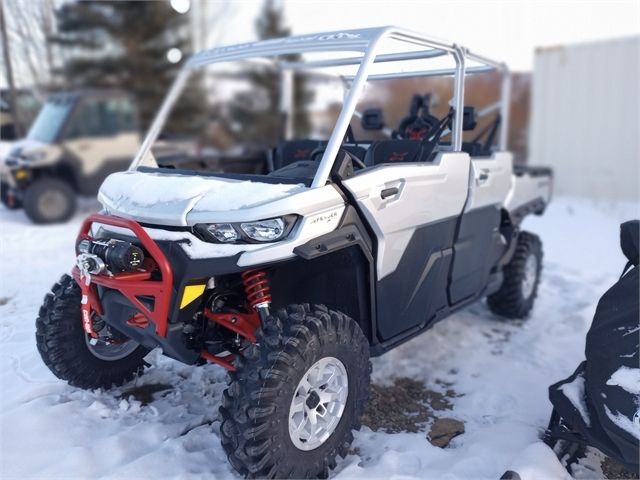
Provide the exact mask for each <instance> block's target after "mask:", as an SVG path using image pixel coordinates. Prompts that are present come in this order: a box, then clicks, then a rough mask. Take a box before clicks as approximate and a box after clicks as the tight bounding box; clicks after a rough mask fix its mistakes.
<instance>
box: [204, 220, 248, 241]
mask: <svg viewBox="0 0 640 480" xmlns="http://www.w3.org/2000/svg"><path fill="white" fill-rule="evenodd" d="M207 232H209V233H210V234H211V235H212V236H213V238H215V239H216V240H217V241H219V242H220V243H231V242H235V241H236V240H238V238H240V235H238V232H236V229H235V228H233V225H231V224H230V223H213V224H211V225H209V226H207Z"/></svg>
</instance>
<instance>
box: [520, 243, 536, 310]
mask: <svg viewBox="0 0 640 480" xmlns="http://www.w3.org/2000/svg"><path fill="white" fill-rule="evenodd" d="M537 276H538V259H537V258H536V256H535V255H533V254H531V255H529V256H528V257H527V261H526V262H525V264H524V275H523V277H522V296H523V297H524V298H525V299H528V298H529V297H530V296H531V294H532V293H533V288H534V287H535V285H536V277H537Z"/></svg>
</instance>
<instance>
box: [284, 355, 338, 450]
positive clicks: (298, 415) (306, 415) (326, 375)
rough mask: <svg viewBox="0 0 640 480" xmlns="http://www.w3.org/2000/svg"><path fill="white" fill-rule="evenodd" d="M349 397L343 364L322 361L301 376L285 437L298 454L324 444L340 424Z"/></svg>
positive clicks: (335, 359)
mask: <svg viewBox="0 0 640 480" xmlns="http://www.w3.org/2000/svg"><path fill="white" fill-rule="evenodd" d="M348 396H349V377H348V376H347V370H346V368H344V364H343V363H342V362H341V361H340V360H338V359H337V358H334V357H324V358H322V359H320V360H318V361H317V362H316V363H314V364H313V365H312V366H311V368H310V369H309V370H307V371H306V372H305V374H304V375H303V376H302V380H300V383H298V386H297V387H296V389H295V391H294V393H293V399H292V400H291V407H290V408H289V436H290V437H291V441H292V442H293V444H294V445H295V446H296V447H297V448H298V449H300V450H304V451H309V450H314V449H316V448H318V447H319V446H320V445H322V444H323V443H324V442H326V441H327V440H328V439H329V437H330V436H331V434H332V433H333V432H334V431H335V429H336V427H337V426H338V424H339V423H340V418H341V417H342V413H343V412H344V408H345V406H346V404H347V397H348Z"/></svg>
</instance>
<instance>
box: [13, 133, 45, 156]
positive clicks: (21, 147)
mask: <svg viewBox="0 0 640 480" xmlns="http://www.w3.org/2000/svg"><path fill="white" fill-rule="evenodd" d="M49 145H50V144H48V143H44V142H40V141H38V140H30V139H28V138H23V139H21V140H16V141H15V142H12V143H11V148H9V151H8V152H7V154H6V155H7V156H11V157H21V156H24V155H26V154H29V153H31V152H36V151H40V150H44V149H45V148H46V147H47V146H49Z"/></svg>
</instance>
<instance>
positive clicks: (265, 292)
mask: <svg viewBox="0 0 640 480" xmlns="http://www.w3.org/2000/svg"><path fill="white" fill-rule="evenodd" d="M240 277H241V278H242V284H243V285H244V292H245V294H246V295H247V302H248V303H249V305H250V306H251V307H252V308H254V309H255V310H256V312H258V315H259V316H260V320H265V319H266V318H267V316H268V315H269V306H270V305H271V287H270V286H269V280H268V279H267V274H266V273H264V272H263V271H262V270H246V271H244V272H242V273H241V274H240Z"/></svg>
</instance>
